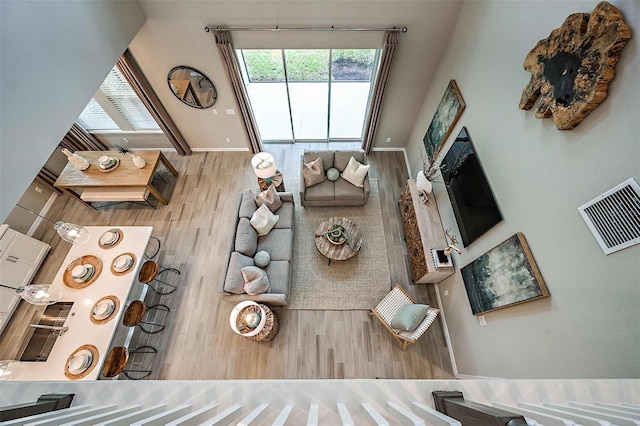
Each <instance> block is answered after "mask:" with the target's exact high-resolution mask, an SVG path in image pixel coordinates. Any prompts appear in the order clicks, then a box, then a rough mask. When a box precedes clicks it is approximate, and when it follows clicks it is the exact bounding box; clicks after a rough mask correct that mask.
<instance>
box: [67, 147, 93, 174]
mask: <svg viewBox="0 0 640 426" xmlns="http://www.w3.org/2000/svg"><path fill="white" fill-rule="evenodd" d="M62 153H63V154H64V155H66V156H67V158H68V159H69V163H71V165H72V166H73V167H75V168H76V169H78V170H87V169H88V168H89V161H88V160H87V159H86V158H83V157H81V156H79V155H78V154H76V153H73V152H71V151H69V150H68V149H67V148H62Z"/></svg>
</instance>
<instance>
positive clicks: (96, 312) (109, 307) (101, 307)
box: [93, 299, 115, 319]
mask: <svg viewBox="0 0 640 426" xmlns="http://www.w3.org/2000/svg"><path fill="white" fill-rule="evenodd" d="M114 308H115V304H114V303H113V301H112V300H110V299H106V300H103V301H102V302H100V303H98V304H97V305H96V307H95V308H93V316H94V317H95V318H97V319H104V318H106V317H108V316H109V315H111V312H113V309H114Z"/></svg>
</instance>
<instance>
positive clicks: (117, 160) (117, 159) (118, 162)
mask: <svg viewBox="0 0 640 426" xmlns="http://www.w3.org/2000/svg"><path fill="white" fill-rule="evenodd" d="M112 158H113V159H115V160H116V164H114V165H113V166H111V167H109V168H108V169H103V168H102V167H100V165H98V170H100V171H101V172H102V173H109V172H112V171H114V170H115V169H117V168H118V166H120V159H119V158H118V157H112Z"/></svg>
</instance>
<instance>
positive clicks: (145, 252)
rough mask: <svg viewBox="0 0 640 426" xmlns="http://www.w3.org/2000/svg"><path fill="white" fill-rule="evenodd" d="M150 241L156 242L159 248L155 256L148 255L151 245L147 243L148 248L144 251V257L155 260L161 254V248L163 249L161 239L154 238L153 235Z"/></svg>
mask: <svg viewBox="0 0 640 426" xmlns="http://www.w3.org/2000/svg"><path fill="white" fill-rule="evenodd" d="M149 239H150V240H153V241H155V242H156V243H157V244H158V248H157V249H156V250H155V251H154V252H153V254H147V248H148V246H149V244H148V243H147V248H145V250H144V256H145V257H146V258H147V259H153V258H155V257H156V256H157V255H158V253H160V248H161V247H162V243H161V242H160V239H159V238H157V237H154V236H153V235H152V236H150V237H149Z"/></svg>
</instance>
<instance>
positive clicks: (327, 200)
mask: <svg viewBox="0 0 640 426" xmlns="http://www.w3.org/2000/svg"><path fill="white" fill-rule="evenodd" d="M352 156H353V157H354V158H355V159H356V160H357V161H358V162H360V163H361V164H367V155H366V154H365V153H364V151H361V150H357V151H348V150H344V151H342V150H336V151H334V150H327V151H305V152H304V154H302V163H309V162H311V161H314V160H315V159H316V158H318V157H320V158H322V164H323V166H324V171H325V173H326V172H327V170H329V169H330V168H331V167H335V168H336V169H338V171H339V172H340V173H342V172H343V171H344V169H345V167H347V164H348V163H349V159H350V158H351V157H352ZM302 163H301V164H300V203H301V204H302V205H303V206H364V205H365V204H367V201H368V200H369V193H370V191H371V190H370V184H369V174H367V177H366V178H365V179H364V187H363V188H360V187H357V186H355V185H353V184H351V183H349V182H347V181H346V180H344V179H343V178H342V176H341V177H339V178H338V180H336V181H335V182H332V181H330V180H329V179H326V180H324V181H323V182H320V183H318V184H316V185H313V186H311V187H309V188H306V187H305V184H304V176H303V174H302Z"/></svg>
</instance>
